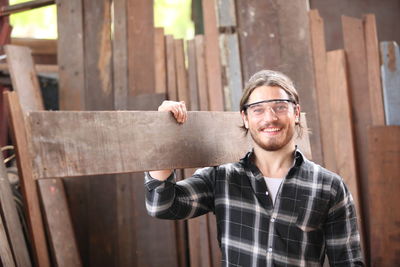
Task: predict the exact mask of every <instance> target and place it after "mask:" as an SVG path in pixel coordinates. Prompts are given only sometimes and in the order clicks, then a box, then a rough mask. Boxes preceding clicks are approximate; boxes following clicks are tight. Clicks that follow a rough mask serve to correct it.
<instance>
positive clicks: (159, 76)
mask: <svg viewBox="0 0 400 267" xmlns="http://www.w3.org/2000/svg"><path fill="white" fill-rule="evenodd" d="M165 63H166V62H165V37H164V29H163V28H155V29H154V68H155V83H156V89H155V91H156V93H164V94H165V93H167V73H166V70H167V67H166V64H165Z"/></svg>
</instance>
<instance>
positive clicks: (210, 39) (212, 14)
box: [202, 0, 224, 111]
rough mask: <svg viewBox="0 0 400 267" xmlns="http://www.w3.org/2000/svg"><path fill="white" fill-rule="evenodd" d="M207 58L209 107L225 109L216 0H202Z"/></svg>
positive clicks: (213, 109)
mask: <svg viewBox="0 0 400 267" xmlns="http://www.w3.org/2000/svg"><path fill="white" fill-rule="evenodd" d="M202 7H203V11H205V12H203V16H204V18H203V21H204V39H205V60H206V67H207V68H206V71H207V82H208V94H209V99H208V100H209V108H210V110H211V111H223V110H224V96H223V91H222V73H221V63H220V51H219V41H218V28H217V14H216V0H209V1H202Z"/></svg>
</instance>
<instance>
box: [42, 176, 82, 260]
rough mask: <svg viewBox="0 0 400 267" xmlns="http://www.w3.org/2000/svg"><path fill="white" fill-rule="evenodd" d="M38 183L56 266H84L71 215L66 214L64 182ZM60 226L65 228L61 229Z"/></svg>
mask: <svg viewBox="0 0 400 267" xmlns="http://www.w3.org/2000/svg"><path fill="white" fill-rule="evenodd" d="M38 183H39V190H40V193H41V198H42V204H43V207H44V213H45V214H44V217H45V219H46V222H47V225H48V231H49V234H50V235H49V239H50V240H51V242H50V243H51V246H52V250H53V253H54V257H55V260H56V265H57V266H59V267H69V266H77V267H79V266H82V263H81V259H80V256H79V252H78V249H77V243H76V240H75V236H74V229H73V227H72V223H71V220H70V218H69V213H68V212H66V211H68V205H67V200H66V195H65V190H64V185H63V183H62V180H61V179H46V180H40V181H38ZM59 225H63V227H62V228H60V227H58V226H59ZM54 226H55V227H54Z"/></svg>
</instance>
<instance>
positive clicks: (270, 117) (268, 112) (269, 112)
mask: <svg viewBox="0 0 400 267" xmlns="http://www.w3.org/2000/svg"><path fill="white" fill-rule="evenodd" d="M263 119H264V121H276V120H278V116H277V115H276V114H275V111H274V110H273V109H272V107H267V108H266V109H265V112H264V117H263Z"/></svg>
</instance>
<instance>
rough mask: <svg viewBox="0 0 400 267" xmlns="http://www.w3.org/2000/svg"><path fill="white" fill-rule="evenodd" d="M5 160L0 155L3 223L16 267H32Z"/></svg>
mask: <svg viewBox="0 0 400 267" xmlns="http://www.w3.org/2000/svg"><path fill="white" fill-rule="evenodd" d="M3 160H4V159H3V155H2V154H1V153H0V203H1V214H3V223H4V226H5V228H6V229H7V232H8V236H9V240H10V242H9V243H10V246H11V250H12V251H13V252H14V257H15V265H16V266H18V267H24V266H26V267H30V266H32V264H31V260H30V258H29V253H28V248H27V246H26V242H25V238H24V233H23V230H22V225H21V222H20V219H19V217H18V211H17V206H16V203H15V200H14V196H13V193H12V191H11V185H10V181H9V180H8V177H7V171H6V167H5V165H4V163H3ZM4 245H5V244H4ZM11 257H12V256H11Z"/></svg>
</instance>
